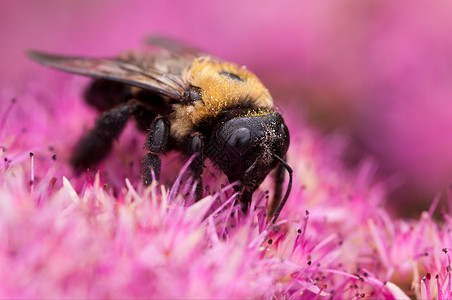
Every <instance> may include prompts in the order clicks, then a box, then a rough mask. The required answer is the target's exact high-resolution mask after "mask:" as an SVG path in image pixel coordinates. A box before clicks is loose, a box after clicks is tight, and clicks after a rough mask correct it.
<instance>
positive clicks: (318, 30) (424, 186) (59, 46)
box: [0, 0, 452, 211]
mask: <svg viewBox="0 0 452 300" xmlns="http://www.w3.org/2000/svg"><path fill="white" fill-rule="evenodd" d="M451 8H452V3H450V2H436V3H421V2H407V1H400V2H390V1H379V2H361V1H344V2H328V3H325V2H315V3H314V2H312V3H303V2H301V1H297V0H293V1H284V2H276V1H224V2H219V1H215V2H214V1H165V2H164V1H122V0H121V1H106V0H101V1H79V0H77V1H57V0H55V1H6V0H3V1H1V2H0V43H1V54H2V55H0V86H1V87H8V88H11V86H12V85H15V86H17V88H21V84H22V81H23V80H24V78H28V77H29V74H40V73H43V74H49V73H51V72H55V71H52V70H49V69H46V68H43V67H41V66H38V65H36V64H34V63H32V62H30V61H29V60H28V59H27V58H26V57H25V56H24V51H25V50H26V49H40V50H47V51H51V52H57V53H66V54H81V55H97V56H109V55H115V54H116V53H118V51H120V50H124V49H127V48H133V47H139V46H140V45H141V41H142V39H143V38H144V37H146V36H149V35H151V34H159V35H167V36H170V37H173V38H178V39H181V40H184V41H187V42H189V43H191V44H193V45H196V46H198V47H200V48H201V49H204V50H206V51H207V52H210V53H212V54H214V55H216V56H218V57H221V58H224V59H226V60H231V61H234V62H237V63H239V64H245V65H247V67H248V68H249V69H250V70H252V71H254V72H255V73H256V74H257V75H258V76H259V77H260V78H261V79H262V80H263V82H264V83H265V84H266V85H267V87H268V88H269V89H270V91H271V93H272V95H273V97H274V98H275V99H276V101H277V102H278V103H279V104H280V105H281V106H282V107H283V109H285V110H286V111H287V113H288V114H289V115H290V116H291V117H292V118H294V119H295V120H297V119H296V118H297V117H299V116H300V117H301V119H305V120H308V122H310V124H313V125H315V126H318V127H319V128H320V129H321V130H323V131H324V132H325V133H329V132H335V131H339V132H341V133H344V134H345V135H346V136H350V140H351V141H352V144H351V147H350V149H351V151H350V155H348V156H347V157H348V159H349V160H351V161H356V160H359V158H361V157H363V156H364V157H365V156H371V157H374V158H375V159H377V160H378V161H379V163H380V166H381V168H382V170H383V171H384V172H383V173H384V174H397V175H398V178H399V179H400V180H401V181H400V182H403V184H402V185H400V186H399V187H398V188H397V189H396V190H394V192H393V193H391V195H390V200H391V201H396V200H397V201H398V203H399V207H402V209H401V210H404V207H406V204H408V203H409V204H410V205H409V210H410V211H411V208H412V207H414V204H413V203H416V205H419V206H420V207H421V208H426V207H428V205H429V203H430V201H431V200H432V199H433V197H434V195H435V193H436V192H437V191H445V188H446V187H447V186H448V185H449V184H451V183H452V136H451V132H452V84H451V82H452V18H450V16H451V12H452V11H451ZM9 100H10V99H0V103H1V104H4V103H6V102H7V101H9ZM2 106H4V105H2ZM293 108H296V109H298V110H293ZM293 130H296V129H293Z"/></svg>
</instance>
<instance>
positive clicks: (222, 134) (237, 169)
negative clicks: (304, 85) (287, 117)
mask: <svg viewBox="0 0 452 300" xmlns="http://www.w3.org/2000/svg"><path fill="white" fill-rule="evenodd" d="M289 141H290V138H289V131H288V129H287V126H286V124H285V123H284V120H283V118H282V117H281V115H280V114H279V113H270V114H264V115H251V116H245V117H235V118H232V119H230V120H228V121H226V122H224V123H223V124H222V125H221V126H220V127H219V128H218V129H217V130H216V133H215V135H214V138H213V139H212V141H211V143H210V147H209V148H211V149H215V150H214V151H212V152H213V153H211V154H214V155H209V156H210V158H211V159H212V160H213V161H214V162H215V163H217V164H218V165H219V166H220V168H221V169H222V171H223V172H224V173H225V174H226V175H227V176H228V179H229V181H230V182H234V181H239V182H240V184H241V186H242V188H243V189H244V190H246V191H248V192H253V191H254V190H256V189H257V187H258V186H259V185H260V184H261V183H262V181H263V180H264V179H265V177H266V176H267V174H268V173H269V172H270V171H271V170H272V169H273V168H275V167H276V165H277V164H278V163H280V159H278V158H277V157H279V158H284V157H285V156H286V153H287V149H288V147H289ZM212 156H213V157H212Z"/></svg>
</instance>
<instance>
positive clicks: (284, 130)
mask: <svg viewBox="0 0 452 300" xmlns="http://www.w3.org/2000/svg"><path fill="white" fill-rule="evenodd" d="M288 131H289V130H288V129H287V126H286V125H285V124H284V123H282V124H281V126H280V127H279V134H280V135H283V136H284V135H287V132H288Z"/></svg>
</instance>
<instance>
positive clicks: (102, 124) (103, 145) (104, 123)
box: [71, 100, 141, 171]
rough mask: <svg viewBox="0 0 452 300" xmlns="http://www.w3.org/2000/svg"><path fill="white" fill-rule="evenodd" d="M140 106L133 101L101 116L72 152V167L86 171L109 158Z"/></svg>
mask: <svg viewBox="0 0 452 300" xmlns="http://www.w3.org/2000/svg"><path fill="white" fill-rule="evenodd" d="M140 106H141V105H140V104H139V103H138V102H137V101H135V100H131V101H129V102H126V103H124V104H121V105H119V106H117V107H115V108H113V109H111V110H109V111H107V112H104V113H103V114H102V115H100V116H99V117H98V118H97V119H96V123H95V125H94V128H93V129H91V130H90V131H88V132H87V133H86V134H85V135H83V136H82V137H81V138H80V139H79V140H78V142H77V144H76V145H75V147H74V149H73V150H72V157H71V165H72V166H73V167H74V169H75V170H78V171H80V170H84V169H86V168H88V167H90V166H92V165H94V164H96V163H98V162H99V161H101V160H102V159H103V158H104V157H105V156H107V154H108V153H109V151H110V149H111V146H112V142H113V139H115V138H116V137H118V136H119V134H120V133H121V131H122V130H123V128H124V126H125V125H126V123H127V120H128V119H129V117H130V115H132V114H133V113H135V111H136V110H137V109H138V108H139V107H140Z"/></svg>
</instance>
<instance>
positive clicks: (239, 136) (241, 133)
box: [227, 127, 251, 154]
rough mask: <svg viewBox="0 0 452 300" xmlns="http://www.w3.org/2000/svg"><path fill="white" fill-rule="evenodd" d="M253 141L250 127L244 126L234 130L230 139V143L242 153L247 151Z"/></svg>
mask: <svg viewBox="0 0 452 300" xmlns="http://www.w3.org/2000/svg"><path fill="white" fill-rule="evenodd" d="M250 141H251V132H250V131H249V129H248V128H245V127H242V128H239V129H236V130H234V132H233V133H232V134H231V136H230V137H229V139H228V142H227V143H228V145H229V146H230V147H231V148H233V149H234V150H235V151H237V152H238V153H240V154H243V153H245V152H246V151H247V150H248V148H249V144H250Z"/></svg>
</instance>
